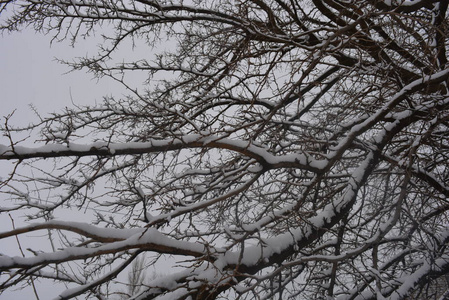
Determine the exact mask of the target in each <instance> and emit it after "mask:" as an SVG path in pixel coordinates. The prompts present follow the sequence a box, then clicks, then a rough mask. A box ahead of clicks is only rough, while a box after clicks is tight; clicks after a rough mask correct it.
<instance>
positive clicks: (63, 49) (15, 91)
mask: <svg viewBox="0 0 449 300" xmlns="http://www.w3.org/2000/svg"><path fill="white" fill-rule="evenodd" d="M50 41H51V37H50V36H43V35H39V34H35V33H34V32H33V31H31V30H25V31H23V32H20V33H18V32H15V33H12V34H5V35H3V36H0V104H1V106H0V116H1V122H2V123H4V120H5V119H4V116H5V115H7V114H9V113H11V112H12V111H14V110H16V111H15V113H14V117H13V118H12V119H11V123H12V125H26V124H28V123H30V122H31V121H33V120H34V121H35V120H36V119H37V118H36V116H35V114H34V112H33V111H32V109H31V108H30V105H32V106H34V107H35V108H36V109H37V111H38V112H39V113H40V114H42V115H46V114H47V113H49V112H52V111H59V110H61V109H62V108H63V107H65V106H70V105H72V104H71V101H72V100H73V101H74V102H75V103H77V104H87V103H92V102H93V101H101V99H102V95H105V94H108V93H109V92H110V91H111V89H112V88H113V87H110V86H109V84H108V81H107V80H105V81H104V82H101V83H100V84H98V82H97V80H94V79H92V75H90V74H86V73H84V72H83V71H78V72H72V73H69V74H64V73H67V71H68V70H69V69H68V67H67V66H64V65H61V64H59V63H58V62H56V61H55V57H58V58H73V57H75V56H83V55H85V54H86V53H87V50H90V51H92V49H84V47H83V46H82V45H81V47H80V48H76V49H73V48H71V47H69V46H68V45H67V43H59V44H53V45H52V46H51V47H50ZM109 83H110V82H109ZM0 143H1V144H7V143H8V140H7V139H6V138H5V137H3V136H0ZM9 166H11V162H5V161H2V162H0V177H3V178H4V177H5V176H6V175H7V172H8V169H9V171H11V168H9ZM0 201H5V197H4V196H2V195H0ZM12 216H13V218H14V220H15V223H16V226H20V223H21V221H22V220H23V219H22V218H20V217H19V216H18V214H17V213H13V214H12ZM22 224H23V223H22ZM11 226H12V225H11V220H10V218H9V216H8V215H7V214H1V215H0V228H1V229H0V231H4V230H7V229H10V228H11ZM29 241H32V239H30V240H29ZM21 243H24V246H25V244H26V239H25V236H23V237H21ZM0 247H1V251H0V252H4V253H7V254H13V253H14V254H15V255H20V252H19V251H18V246H17V243H16V242H15V240H14V239H9V240H8V241H5V240H3V241H1V242H0ZM25 247H26V246H25ZM25 247H24V248H25ZM47 288H48V289H49V290H48V291H47V290H46V289H47ZM62 288H63V287H61V289H62ZM50 289H51V291H50ZM38 293H39V296H40V298H41V299H50V298H49V297H51V296H55V290H54V286H48V287H46V286H38ZM12 297H14V299H17V300H19V299H35V297H34V295H33V293H32V290H31V289H27V290H25V291H15V292H11V291H8V292H6V293H3V294H2V295H0V299H5V300H6V299H13V298H12Z"/></svg>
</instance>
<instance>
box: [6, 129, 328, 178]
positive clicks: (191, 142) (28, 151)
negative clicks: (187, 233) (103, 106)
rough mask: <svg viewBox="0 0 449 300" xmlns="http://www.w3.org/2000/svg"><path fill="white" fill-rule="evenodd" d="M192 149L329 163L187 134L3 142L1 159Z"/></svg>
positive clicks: (277, 161)
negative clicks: (115, 139) (142, 138)
mask: <svg viewBox="0 0 449 300" xmlns="http://www.w3.org/2000/svg"><path fill="white" fill-rule="evenodd" d="M189 148H216V149H223V150H231V151H235V152H239V153H241V154H243V155H245V156H248V157H251V158H254V159H256V160H257V161H258V162H259V163H260V164H262V165H264V166H266V167H268V168H272V169H275V168H300V169H305V170H309V171H312V172H320V171H321V170H322V169H324V168H325V167H326V165H327V161H325V160H316V159H314V158H313V157H311V156H309V155H307V154H306V153H305V152H301V153H299V152H297V153H295V154H289V155H282V156H275V155H273V154H271V153H270V152H268V151H267V150H265V149H264V148H262V147H259V146H256V145H254V144H252V143H251V142H248V141H243V140H235V139H229V138H223V137H220V136H214V135H209V136H204V135H195V134H193V135H185V136H181V137H176V138H171V139H163V140H158V139H151V140H150V141H148V142H128V143H108V142H96V143H92V144H85V145H81V144H74V143H68V144H48V145H45V146H42V147H37V148H28V147H22V146H5V145H1V144H0V160H11V159H18V160H23V159H31V158H52V157H82V156H117V155H135V154H145V153H158V152H167V151H173V150H181V149H189Z"/></svg>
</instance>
